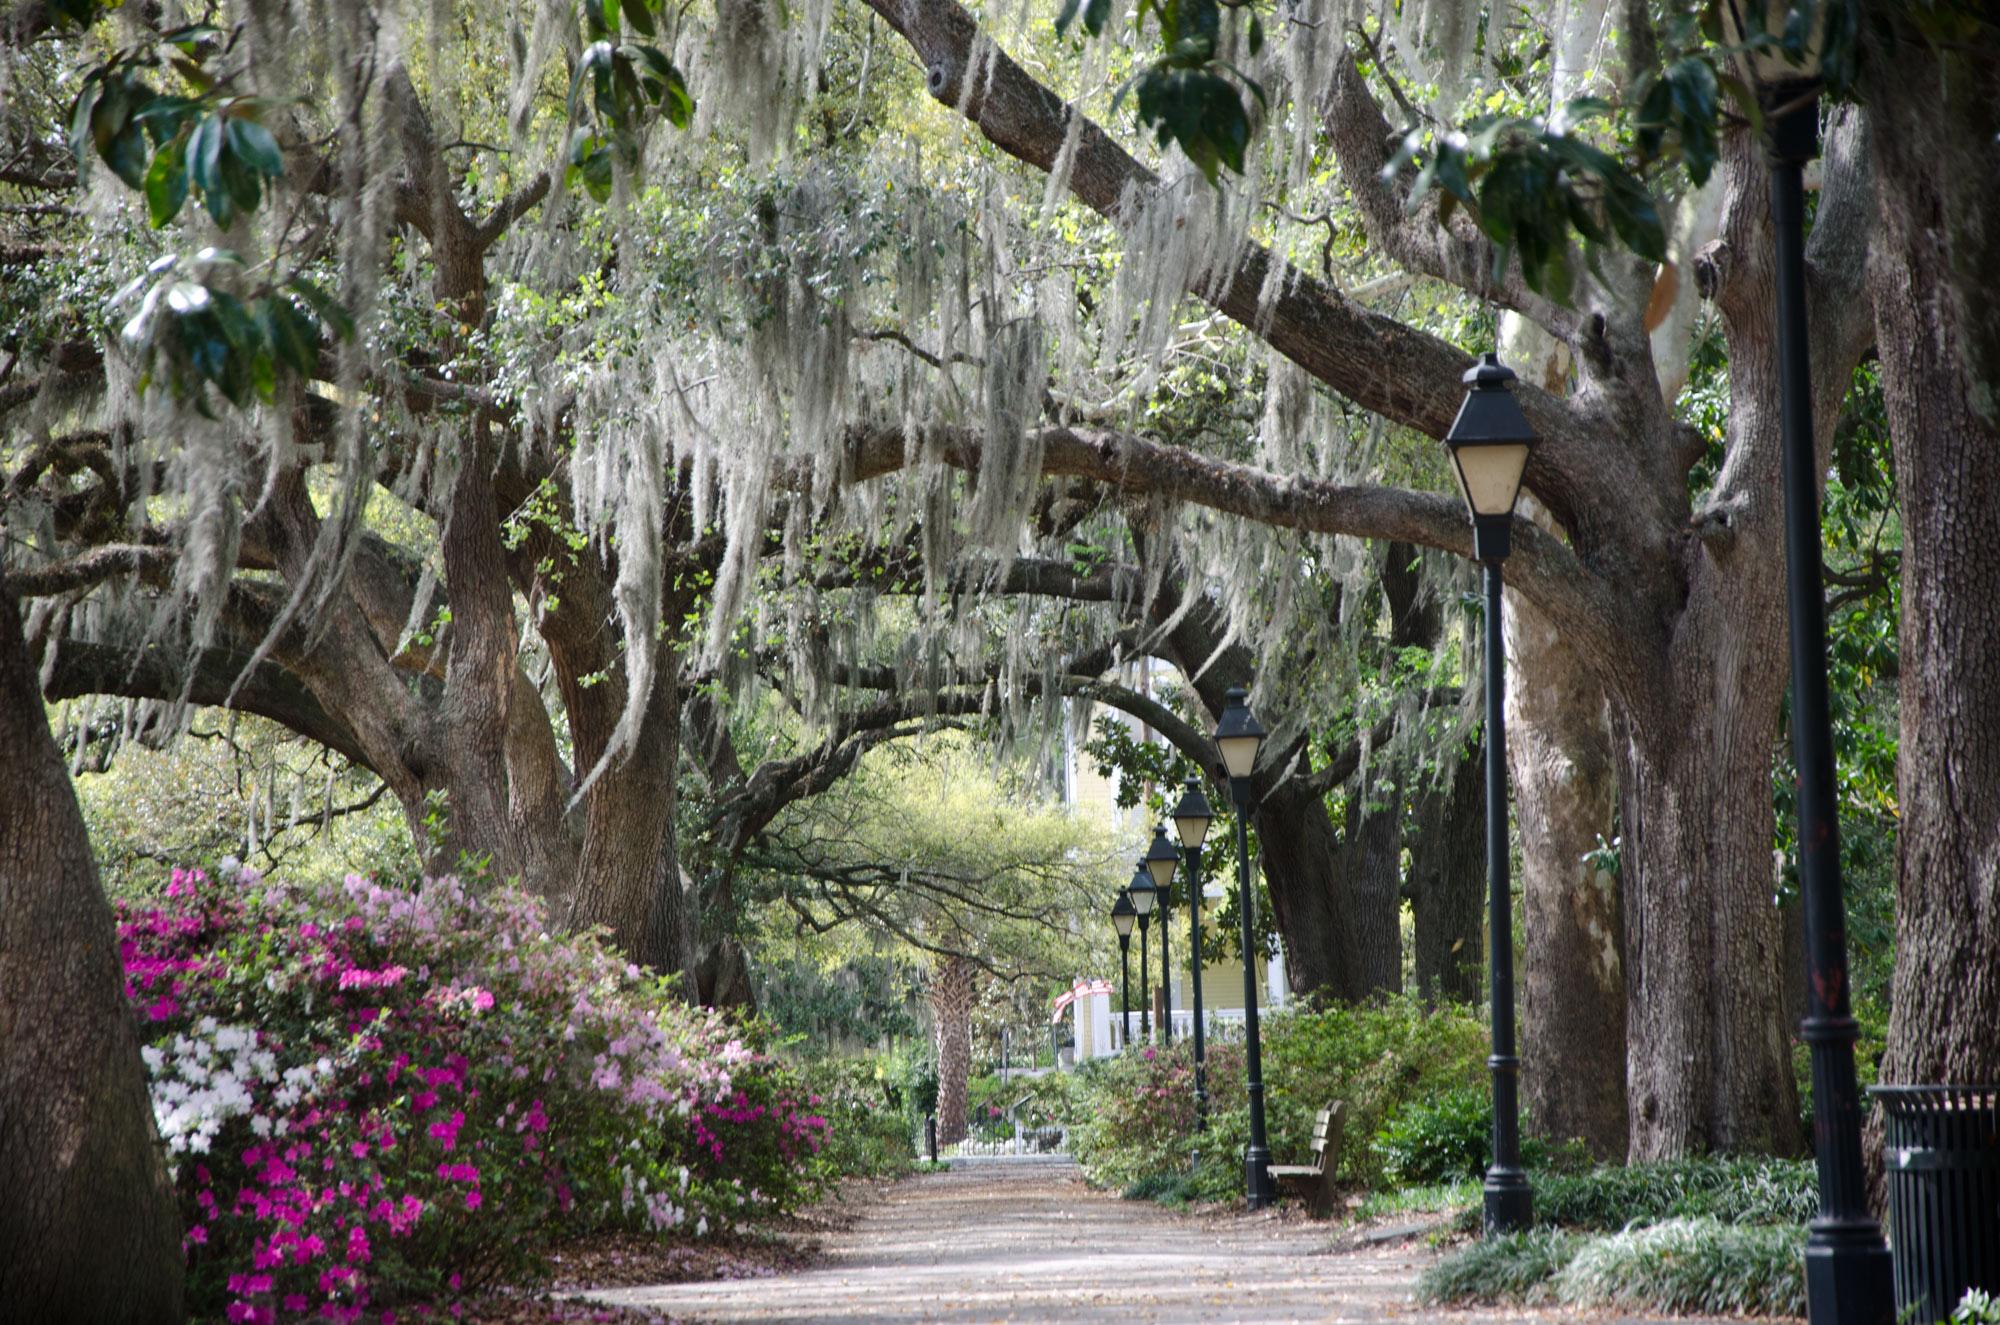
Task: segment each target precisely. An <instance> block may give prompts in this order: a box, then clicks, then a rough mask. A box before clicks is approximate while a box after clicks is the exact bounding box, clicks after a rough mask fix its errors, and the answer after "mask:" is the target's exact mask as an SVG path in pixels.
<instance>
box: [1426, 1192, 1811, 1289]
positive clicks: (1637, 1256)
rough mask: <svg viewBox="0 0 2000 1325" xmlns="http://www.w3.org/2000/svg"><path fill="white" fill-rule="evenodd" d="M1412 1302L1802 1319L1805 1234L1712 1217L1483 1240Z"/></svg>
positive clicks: (1444, 1263) (1436, 1269)
mask: <svg viewBox="0 0 2000 1325" xmlns="http://www.w3.org/2000/svg"><path fill="white" fill-rule="evenodd" d="M1539 1195H1540V1193H1539V1192H1538V1193H1537V1196H1538V1197H1539ZM1417 1295H1418V1298H1419V1299H1420V1300H1421V1301H1424V1302H1428V1303H1433V1304H1450V1305H1470V1304H1477V1303H1501V1302H1518V1303H1529V1304H1533V1303H1543V1302H1559V1303H1561V1304H1563V1305H1565V1306H1569V1307H1577V1308H1591V1309H1597V1308H1614V1309H1618V1310H1624V1311H1645V1312H1674V1313H1690V1314H1694V1313H1700V1314H1716V1315H1748V1316H1766V1315H1776V1316H1787V1315H1800V1314H1803V1312H1804V1310H1805V1233H1804V1230H1803V1229H1802V1228H1800V1227H1798V1226H1776V1225H1767V1226H1758V1225H1748V1226H1745V1225H1736V1224H1730V1223H1727V1222H1724V1221H1723V1220H1719V1219H1712V1218H1700V1219H1675V1220H1670V1221H1668V1222H1666V1223H1663V1224H1654V1225H1651V1226H1648V1227H1645V1228H1634V1229H1628V1230H1625V1231H1623V1232H1619V1233H1613V1234H1609V1235H1607V1236H1603V1237H1587V1236H1582V1235H1578V1234H1574V1233H1565V1232H1560V1231H1556V1230H1550V1229H1538V1230H1536V1231H1533V1232H1529V1233H1515V1234H1509V1235H1507V1236H1505V1237H1498V1238H1490V1239H1483V1240H1481V1241H1479V1242H1475V1243H1472V1244H1470V1245H1468V1246H1467V1247H1465V1248H1464V1249H1462V1250H1460V1251H1457V1252H1455V1253H1453V1254H1452V1255H1450V1256H1447V1257H1445V1258H1444V1259H1443V1260H1441V1261H1439V1262H1438V1263H1437V1264H1436V1265H1434V1266H1432V1267H1431V1268H1430V1269H1428V1270H1426V1271H1425V1272H1424V1274H1423V1277H1422V1278H1421V1279H1420V1280H1419V1281H1418V1285H1417Z"/></svg>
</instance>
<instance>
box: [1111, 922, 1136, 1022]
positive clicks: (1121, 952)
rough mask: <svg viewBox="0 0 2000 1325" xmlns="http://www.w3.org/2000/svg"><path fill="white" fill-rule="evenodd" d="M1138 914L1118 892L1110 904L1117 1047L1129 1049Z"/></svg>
mask: <svg viewBox="0 0 2000 1325" xmlns="http://www.w3.org/2000/svg"><path fill="white" fill-rule="evenodd" d="M1138 920H1139V913H1138V911H1137V910H1135V909H1134V908H1133V906H1132V899H1131V898H1130V897H1127V896H1126V895H1125V890H1124V889H1123V888H1120V889H1119V890H1118V900H1117V901H1115V902H1113V903H1112V904H1111V926H1112V928H1114V929H1116V930H1117V931H1118V968H1119V972H1120V976H1121V985H1120V994H1119V999H1118V1031H1119V1038H1118V1047H1119V1048H1121V1049H1125V1048H1129V1047H1131V1044H1132V926H1133V925H1135V924H1137V923H1138Z"/></svg>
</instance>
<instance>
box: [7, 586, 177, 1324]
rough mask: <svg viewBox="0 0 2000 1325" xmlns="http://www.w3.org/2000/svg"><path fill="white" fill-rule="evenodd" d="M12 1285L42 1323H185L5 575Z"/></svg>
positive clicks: (21, 1309) (84, 880) (130, 1072)
mask: <svg viewBox="0 0 2000 1325" xmlns="http://www.w3.org/2000/svg"><path fill="white" fill-rule="evenodd" d="M0 741H4V742H5V743H6V748H7V750H8V751H9V758H8V763H9V769H10V782H11V790H10V792H9V802H8V808H7V811H6V813H4V814H0V1120H4V1121H0V1179H4V1181H5V1182H6V1184H7V1201H6V1203H5V1205H4V1207H0V1247H4V1248H5V1250H4V1252H0V1292H4V1293H5V1294H6V1300H7V1301H8V1303H9V1304H10V1307H9V1309H10V1310H11V1311H14V1312H18V1313H20V1314H21V1315H23V1316H24V1317H27V1318H32V1319H37V1320H101V1321H134V1322H155V1321H157V1322H161V1323H162V1325H167V1323H168V1322H175V1321H178V1320H180V1319H181V1247H180V1216H179V1212H178V1211H177V1210H176V1208H175V1199H174V1192H173V1187H172V1186H171V1184H170V1183H169V1182H168V1180H167V1171H166V1162H165V1155H164V1153H163V1151H162V1150H161V1147H160V1145H159V1142H158V1138H157V1136H156V1134H155V1131H154V1127H153V1108H152V1100H151V1098H150V1096H149V1095H148V1094H147V1090H146V1074H145V1069H144V1068H143V1067H142V1066H141V1065H140V1061H139V1042H138V1035H137V1032H136V1030H135V1028H134V1026H133V1025H132V1020H131V1016H130V1014H129V1012H128V1011H127V1009H126V1007H125V998H124V992H123V989H124V981H123V978H122V973H121V971H120V970H119V961H118V948H117V934H116V931H115V929H114V928H113V925H112V918H111V908H110V907H109V906H108V905H107V904H106V902H105V900H104V894H103V892H102V891H100V889H99V887H98V882H97V868H96V865H95V863H94V862H93V861H92V859H91V854H90V842H89V839H88V838H87V837H86V836H85V833H84V826H83V816H82V815H81V814H80V813H79V812H78V810H77V804H76V796H75V794H74V793H73V792H71V790H70V786H69V775H68V772H67V770H66V769H65V768H64V767H63V763H62V758H61V756H60V755H59V754H58V753H57V751H56V746H55V742H54V741H53V740H52V739H51V738H50V736H49V728H48V722H47V720H46V718H45V716H44V713H43V708H42V699H41V694H40V688H39V687H38V686H37V684H36V678H35V669H34V664H33V660H32V659H31V658H30V657H29V655H28V650H27V646H26V642H25V640H24V639H23V638H22V635H21V618H20V613H19V609H18V608H17V606H16V604H15V602H14V599H13V596H12V595H11V594H10V593H8V592H7V591H6V589H5V587H4V586H0Z"/></svg>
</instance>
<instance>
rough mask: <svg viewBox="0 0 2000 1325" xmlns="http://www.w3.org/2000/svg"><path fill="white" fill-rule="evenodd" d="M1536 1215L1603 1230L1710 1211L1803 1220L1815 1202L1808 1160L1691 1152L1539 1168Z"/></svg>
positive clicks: (1730, 1218)
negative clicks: (1573, 1169) (1569, 1169)
mask: <svg viewBox="0 0 2000 1325" xmlns="http://www.w3.org/2000/svg"><path fill="white" fill-rule="evenodd" d="M1534 1183H1535V1222H1536V1223H1538V1224H1551V1225H1558V1226H1561V1227H1564V1228H1581V1229H1598V1230H1602V1231H1606V1232H1610V1231H1616V1230H1619V1229H1623V1228H1625V1227H1627V1226H1628V1225H1631V1224H1634V1223H1644V1224H1654V1223H1660V1222H1662V1221H1665V1220H1669V1219H1685V1218H1697V1217H1709V1218H1713V1219H1718V1220H1722V1221H1724V1222H1729V1223H1739V1224H1803V1223H1805V1222H1806V1221H1807V1220H1809V1219H1811V1218H1812V1217H1813V1215H1814V1214H1815V1213H1816V1212H1817V1210H1818V1209H1819V1195H1818V1181H1817V1178H1816V1176H1815V1174H1814V1170H1813V1166H1812V1162H1811V1161H1810V1160H1792V1159H1720V1158H1710V1159H1688V1160H1675V1161H1672V1162H1669V1163H1663V1164H1633V1165H1630V1166H1605V1167H1603V1168H1595V1169H1590V1170H1588V1171H1586V1172H1583V1173H1548V1174H1537V1175H1535V1179H1534Z"/></svg>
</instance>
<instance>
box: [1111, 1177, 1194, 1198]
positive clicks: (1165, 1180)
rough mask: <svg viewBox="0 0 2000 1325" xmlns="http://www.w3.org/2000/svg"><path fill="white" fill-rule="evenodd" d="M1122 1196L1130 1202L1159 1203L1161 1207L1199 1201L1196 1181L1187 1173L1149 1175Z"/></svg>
mask: <svg viewBox="0 0 2000 1325" xmlns="http://www.w3.org/2000/svg"><path fill="white" fill-rule="evenodd" d="M1122 1195H1123V1196H1124V1197H1125V1199H1126V1200H1128V1201H1157V1202H1159V1203H1160V1204H1161V1205H1185V1204H1186V1203H1187V1202H1189V1201H1191V1200H1196V1199H1198V1192H1197V1190H1196V1187H1195V1183H1194V1179H1193V1178H1191V1177H1190V1176H1189V1175H1187V1174H1185V1173H1149V1174H1147V1175H1146V1176H1145V1177H1143V1178H1141V1179H1139V1181H1137V1182H1135V1183H1133V1184H1131V1185H1130V1186H1129V1187H1127V1188H1126V1189H1125V1190H1124V1192H1123V1193H1122Z"/></svg>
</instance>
